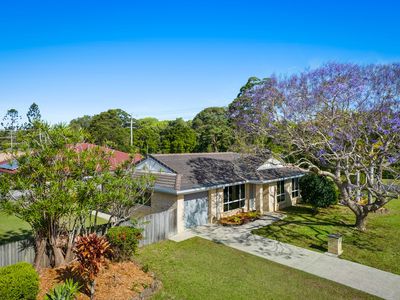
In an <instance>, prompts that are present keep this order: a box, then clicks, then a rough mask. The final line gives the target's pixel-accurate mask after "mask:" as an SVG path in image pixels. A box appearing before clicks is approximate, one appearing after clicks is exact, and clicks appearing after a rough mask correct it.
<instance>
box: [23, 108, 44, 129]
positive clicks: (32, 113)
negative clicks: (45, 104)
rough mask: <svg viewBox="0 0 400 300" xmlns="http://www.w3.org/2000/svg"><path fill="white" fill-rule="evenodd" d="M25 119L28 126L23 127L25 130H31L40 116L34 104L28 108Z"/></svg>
mask: <svg viewBox="0 0 400 300" xmlns="http://www.w3.org/2000/svg"><path fill="white" fill-rule="evenodd" d="M26 117H27V118H28V124H26V126H25V127H26V128H31V127H32V126H33V124H34V123H35V122H38V121H40V119H41V117H42V115H41V114H40V109H39V106H38V105H37V104H36V103H35V102H33V103H32V105H31V106H29V109H28V112H27V114H26Z"/></svg>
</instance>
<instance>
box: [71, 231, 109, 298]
mask: <svg viewBox="0 0 400 300" xmlns="http://www.w3.org/2000/svg"><path fill="white" fill-rule="evenodd" d="M74 253H75V256H76V260H77V261H78V263H79V265H78V271H79V272H80V273H81V274H82V276H83V277H84V278H85V279H86V280H88V282H89V286H90V299H93V296H94V287H95V279H96V276H97V274H98V273H99V272H100V268H101V266H102V264H103V263H104V261H105V257H106V256H107V255H109V254H111V253H112V250H111V246H110V244H109V242H108V241H107V239H106V238H105V237H102V236H98V235H97V234H95V233H92V234H89V235H85V236H78V237H77V239H76V243H75V248H74Z"/></svg>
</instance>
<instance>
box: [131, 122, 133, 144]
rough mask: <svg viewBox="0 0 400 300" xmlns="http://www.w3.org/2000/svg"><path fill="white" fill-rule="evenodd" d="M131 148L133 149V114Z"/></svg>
mask: <svg viewBox="0 0 400 300" xmlns="http://www.w3.org/2000/svg"><path fill="white" fill-rule="evenodd" d="M131 147H133V117H132V114H131Z"/></svg>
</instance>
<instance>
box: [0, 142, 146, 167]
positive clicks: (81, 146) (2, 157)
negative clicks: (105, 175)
mask: <svg viewBox="0 0 400 300" xmlns="http://www.w3.org/2000/svg"><path fill="white" fill-rule="evenodd" d="M73 147H74V149H75V150H76V151H77V152H82V151H85V150H87V149H92V148H94V147H99V146H97V145H95V144H89V143H78V144H76V145H74V146H73ZM100 149H101V150H102V151H104V152H105V153H111V155H110V156H109V163H110V170H111V171H114V170H115V169H116V168H117V167H118V166H120V165H122V164H123V163H125V162H126V161H131V162H132V163H134V164H135V163H137V162H139V161H141V160H142V159H143V156H142V155H140V154H135V155H133V156H132V155H131V154H129V153H126V152H122V151H118V150H114V149H111V148H108V147H103V146H100ZM18 155H22V153H19V154H18ZM17 170H18V163H17V161H16V160H15V159H13V157H12V156H11V155H10V154H3V153H0V174H1V173H10V174H13V173H15V172H17Z"/></svg>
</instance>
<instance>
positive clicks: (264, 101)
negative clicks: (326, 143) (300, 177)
mask: <svg viewBox="0 0 400 300" xmlns="http://www.w3.org/2000/svg"><path fill="white" fill-rule="evenodd" d="M275 84H276V81H275V80H274V78H264V79H259V78H257V77H250V78H249V79H248V81H247V82H246V84H245V85H244V86H242V87H241V88H240V92H239V94H238V95H237V97H236V98H235V99H234V100H233V101H232V103H231V104H229V107H228V115H229V119H230V122H231V124H232V125H231V126H232V127H233V128H234V132H235V144H234V148H233V149H234V150H235V151H245V152H257V151H258V149H260V148H267V149H269V150H271V151H272V152H274V153H282V151H283V148H286V147H288V146H290V145H284V146H282V145H280V144H279V143H276V142H275V141H274V138H273V137H271V136H270V135H269V134H268V133H266V132H265V131H264V130H258V129H259V127H260V125H262V124H268V123H269V121H270V120H269V119H268V118H269V113H268V112H270V111H271V110H272V109H273V106H274V105H275V101H280V99H279V98H280V95H279V91H278V90H277V89H276V88H275Z"/></svg>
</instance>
